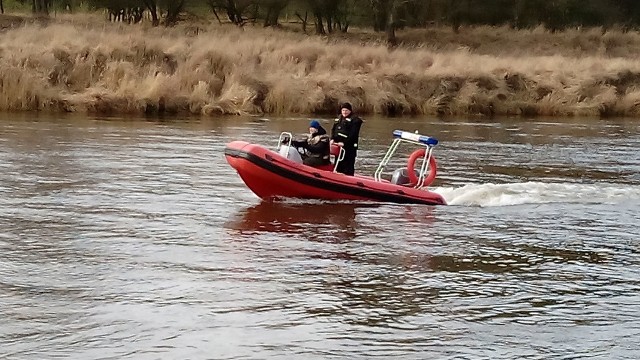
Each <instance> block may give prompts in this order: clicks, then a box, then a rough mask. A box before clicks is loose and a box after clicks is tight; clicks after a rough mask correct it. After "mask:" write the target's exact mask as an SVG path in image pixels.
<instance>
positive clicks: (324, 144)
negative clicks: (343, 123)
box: [292, 120, 331, 166]
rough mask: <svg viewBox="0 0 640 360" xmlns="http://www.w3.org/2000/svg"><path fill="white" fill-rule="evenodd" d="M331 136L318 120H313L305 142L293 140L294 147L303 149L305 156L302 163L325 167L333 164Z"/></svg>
mask: <svg viewBox="0 0 640 360" xmlns="http://www.w3.org/2000/svg"><path fill="white" fill-rule="evenodd" d="M329 140H330V139H329V135H327V131H326V130H325V129H324V128H323V127H322V125H320V122H318V120H311V123H309V135H308V136H307V138H306V139H304V140H293V141H292V144H293V146H296V147H299V148H303V149H304V150H305V156H304V157H303V160H302V163H303V164H305V165H309V166H323V165H329V164H331V160H330V159H329V152H330V150H331V147H330V145H329Z"/></svg>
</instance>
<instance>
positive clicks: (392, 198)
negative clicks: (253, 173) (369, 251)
mask: <svg viewBox="0 0 640 360" xmlns="http://www.w3.org/2000/svg"><path fill="white" fill-rule="evenodd" d="M224 154H225V155H226V156H231V157H235V158H242V159H245V160H247V161H249V162H251V163H252V164H254V165H256V166H259V167H261V168H263V169H265V170H267V171H269V172H271V173H274V174H276V175H279V176H282V177H285V178H287V179H291V180H294V181H296V182H298V183H301V184H304V185H309V186H313V187H316V188H320V189H323V190H328V191H332V192H336V193H340V194H346V195H355V196H359V197H363V198H367V199H371V200H376V201H382V202H392V203H399V204H423V205H444V203H442V202H438V201H431V200H425V199H421V198H416V197H412V196H409V195H403V194H399V193H398V194H393V193H389V192H385V191H378V190H374V189H367V188H364V187H361V186H357V185H345V184H335V183H332V182H329V181H325V180H323V176H322V174H321V171H319V172H317V173H314V174H313V176H311V175H304V174H301V173H299V172H296V171H293V170H289V169H286V168H284V167H282V166H278V165H276V164H274V163H273V162H272V161H270V160H268V159H265V158H262V157H260V156H258V155H255V154H251V153H249V152H246V151H242V150H237V149H231V148H225V149H224ZM358 184H362V186H364V183H361V182H358ZM397 191H402V190H397Z"/></svg>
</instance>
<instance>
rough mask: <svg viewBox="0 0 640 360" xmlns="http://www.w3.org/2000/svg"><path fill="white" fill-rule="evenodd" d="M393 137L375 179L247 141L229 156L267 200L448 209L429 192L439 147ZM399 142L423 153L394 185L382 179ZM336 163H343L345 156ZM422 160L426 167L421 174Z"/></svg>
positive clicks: (427, 140)
mask: <svg viewBox="0 0 640 360" xmlns="http://www.w3.org/2000/svg"><path fill="white" fill-rule="evenodd" d="M286 134H287V133H283V135H286ZM283 135H281V139H282V138H283ZM289 135H290V134H289ZM393 135H394V140H393V142H392V144H391V146H390V147H389V150H388V151H387V154H386V155H385V156H384V158H383V159H382V161H381V162H380V165H379V166H378V168H377V170H376V172H375V173H374V175H373V176H372V177H371V176H360V175H355V176H348V175H344V174H341V173H337V172H335V171H334V169H335V168H334V167H333V166H331V167H329V168H324V169H320V168H315V167H311V166H306V165H303V164H300V163H297V162H294V161H291V160H289V159H287V158H285V157H283V156H281V155H280V154H279V153H278V152H275V151H273V150H269V149H267V148H265V147H263V146H261V145H257V144H250V143H248V142H245V141H233V142H231V143H229V144H227V146H226V148H225V150H224V154H225V157H226V159H227V162H228V163H229V165H231V166H232V167H233V168H234V169H236V171H237V172H238V174H239V175H240V177H241V178H242V180H243V181H244V183H245V184H246V185H247V186H248V187H249V189H251V190H252V191H253V192H254V193H255V194H256V195H258V196H259V197H261V198H263V199H272V198H304V199H323V200H369V201H381V202H392V203H403V204H426V205H446V201H445V200H444V198H443V197H442V196H441V195H439V194H437V193H434V192H432V191H429V190H427V188H426V187H427V185H429V184H430V183H431V182H432V181H433V179H435V176H436V161H435V158H434V157H433V155H432V150H433V147H434V146H435V145H436V144H437V143H438V141H437V140H436V139H434V138H431V137H427V136H422V135H419V134H414V133H410V132H405V131H400V130H396V131H394V132H393ZM400 142H409V143H412V144H416V145H421V148H420V149H418V150H416V151H414V152H413V153H412V154H411V156H410V157H409V160H408V163H407V168H406V169H398V170H396V171H395V172H394V173H393V175H392V177H391V180H385V179H382V177H381V175H382V173H383V171H384V169H385V167H386V165H387V163H388V162H389V160H390V159H391V157H392V156H393V154H394V152H395V151H396V149H397V148H398V145H399V144H400ZM279 143H280V142H279ZM289 146H290V145H289ZM336 158H337V159H336V161H339V159H340V156H336ZM419 160H421V165H420V166H419V168H418V169H416V168H415V165H416V162H419Z"/></svg>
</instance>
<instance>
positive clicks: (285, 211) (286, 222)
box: [225, 201, 377, 240]
mask: <svg viewBox="0 0 640 360" xmlns="http://www.w3.org/2000/svg"><path fill="white" fill-rule="evenodd" d="M374 206H377V205H369V206H367V205H363V204H349V203H322V202H304V203H291V202H289V203H287V202H278V201H263V202H259V203H258V204H257V205H253V206H251V207H249V208H247V209H244V210H241V211H239V212H238V214H236V215H235V216H233V217H232V218H231V220H230V222H228V223H227V224H225V227H226V228H229V229H234V230H238V231H240V232H243V233H245V232H248V233H249V234H250V233H251V232H256V231H264V232H273V233H297V234H301V235H305V236H307V237H308V238H309V239H314V238H317V237H319V236H320V237H321V236H322V230H323V228H327V229H328V230H330V232H331V233H333V234H335V235H336V236H339V237H340V238H343V239H344V240H349V239H352V238H354V237H355V236H356V229H357V222H356V210H357V209H366V208H367V207H374ZM338 234H339V235H338Z"/></svg>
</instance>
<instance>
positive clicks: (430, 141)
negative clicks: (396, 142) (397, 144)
mask: <svg viewBox="0 0 640 360" xmlns="http://www.w3.org/2000/svg"><path fill="white" fill-rule="evenodd" d="M393 137H394V138H400V139H405V140H410V141H414V142H419V143H421V144H425V145H429V146H436V145H438V139H436V138H432V137H429V136H424V135H420V134H415V133H412V132H408V131H402V130H393Z"/></svg>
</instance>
